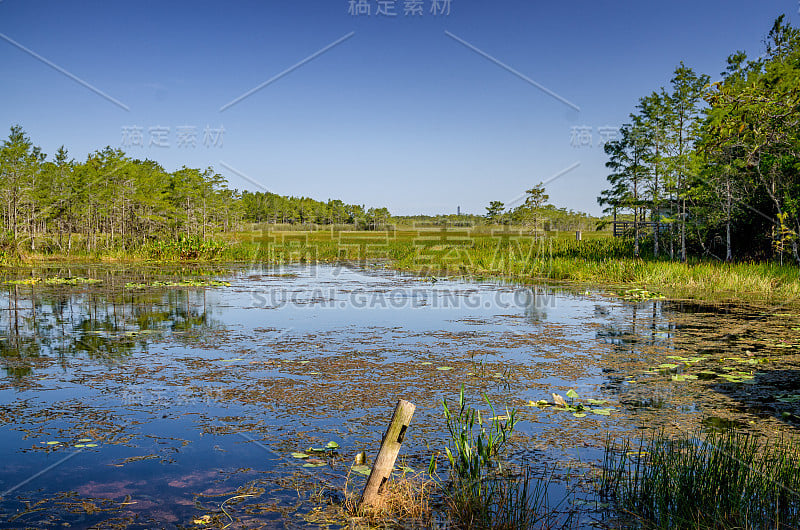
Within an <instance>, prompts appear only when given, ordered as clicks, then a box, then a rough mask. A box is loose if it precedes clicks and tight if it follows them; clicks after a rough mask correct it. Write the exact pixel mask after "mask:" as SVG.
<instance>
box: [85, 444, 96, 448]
mask: <svg viewBox="0 0 800 530" xmlns="http://www.w3.org/2000/svg"><path fill="white" fill-rule="evenodd" d="M86 447H97V444H86Z"/></svg>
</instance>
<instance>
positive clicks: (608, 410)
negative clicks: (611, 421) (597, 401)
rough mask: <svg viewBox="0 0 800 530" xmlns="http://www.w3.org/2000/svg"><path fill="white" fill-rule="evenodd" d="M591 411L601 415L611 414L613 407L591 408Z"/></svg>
mask: <svg viewBox="0 0 800 530" xmlns="http://www.w3.org/2000/svg"><path fill="white" fill-rule="evenodd" d="M591 412H592V413H593V414H599V415H601V416H611V409H591Z"/></svg>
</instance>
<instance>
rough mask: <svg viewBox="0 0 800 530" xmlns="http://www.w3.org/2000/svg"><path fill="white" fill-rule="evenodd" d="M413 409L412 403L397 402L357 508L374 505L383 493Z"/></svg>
mask: <svg viewBox="0 0 800 530" xmlns="http://www.w3.org/2000/svg"><path fill="white" fill-rule="evenodd" d="M414 409H415V407H414V404H413V403H409V402H408V401H405V400H403V399H401V400H400V401H398V402H397V407H396V408H395V409H394V414H393V415H392V422H391V423H390V424H389V428H388V429H386V434H384V435H383V441H382V442H381V450H380V451H379V452H378V457H377V458H376V459H375V465H374V466H372V472H370V474H369V478H368V479H367V485H366V486H364V492H363V493H362V494H361V501H359V503H358V506H359V508H360V507H361V506H364V505H366V504H372V503H374V502H375V500H376V499H377V498H378V497H379V496H380V494H381V493H383V485H384V484H385V483H386V481H387V480H389V476H390V475H391V474H392V470H393V469H394V461H395V460H397V454H398V453H399V452H400V446H401V445H402V443H403V439H404V438H405V436H406V430H407V429H408V424H409V423H411V416H413V415H414Z"/></svg>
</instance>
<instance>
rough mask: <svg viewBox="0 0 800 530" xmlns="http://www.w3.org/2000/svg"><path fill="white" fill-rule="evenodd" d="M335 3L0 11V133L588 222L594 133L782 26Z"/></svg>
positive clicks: (498, 5)
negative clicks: (520, 201)
mask: <svg viewBox="0 0 800 530" xmlns="http://www.w3.org/2000/svg"><path fill="white" fill-rule="evenodd" d="M434 3H436V4H440V5H438V6H434V5H433V4H434ZM354 4H355V9H356V10H357V11H356V13H352V14H351V13H350V9H351V2H350V1H349V0H325V1H321V0H320V1H314V0H305V1H296V0H295V1H289V0H285V1H282V2H276V1H260V2H220V1H216V2H203V1H192V2H165V1H160V2H155V1H140V2H114V1H112V2H108V1H74V0H55V1H48V2H45V1H39V0H0V73H1V74H0V126H2V128H3V132H2V136H3V137H5V136H6V135H7V131H8V127H10V126H11V125H12V124H17V123H18V124H20V125H22V126H23V128H24V129H25V130H26V131H27V133H28V134H29V135H30V136H31V137H32V139H33V140H34V141H35V142H36V143H37V144H38V145H41V146H42V148H43V149H44V151H45V152H46V153H47V154H48V155H52V154H53V153H54V152H55V150H56V149H57V148H58V146H60V145H62V144H63V145H65V146H66V147H67V149H68V150H69V151H70V154H71V155H72V156H73V157H75V158H76V159H84V158H85V156H86V155H87V153H89V152H90V151H93V150H96V149H99V148H102V147H104V146H106V145H110V146H112V147H119V148H122V149H123V150H125V151H126V152H127V153H128V154H129V155H131V156H132V157H136V158H150V159H153V160H156V161H158V162H159V163H161V164H162V165H163V166H164V167H165V168H166V169H167V170H170V171H171V170H174V169H177V168H179V167H180V166H182V165H187V166H190V167H201V168H203V167H207V166H213V167H214V168H215V170H217V171H218V172H219V173H221V174H223V175H225V176H226V177H227V178H228V180H229V181H230V183H231V186H232V187H234V188H238V189H240V190H241V189H250V190H253V191H255V190H258V189H268V190H269V191H273V192H275V193H280V194H285V195H298V196H299V195H305V196H310V197H313V198H316V199H321V200H325V199H328V198H340V199H342V200H344V201H346V202H350V203H359V204H366V205H367V206H386V207H388V208H389V209H390V211H391V212H392V213H395V214H412V213H426V214H435V213H451V212H454V211H455V210H456V207H457V206H461V210H462V211H463V212H471V213H481V214H482V213H484V211H485V210H484V208H485V206H486V205H487V204H488V202H489V201H490V200H500V201H503V202H505V203H507V204H508V203H511V202H512V201H514V199H517V198H518V197H519V196H520V194H521V193H522V192H523V191H524V190H525V189H526V188H529V187H531V186H532V185H534V184H536V183H537V182H539V181H549V180H551V179H553V177H555V176H557V175H559V174H561V173H564V171H565V170H567V169H569V171H567V172H566V173H564V174H563V175H561V176H559V177H557V178H555V179H554V180H552V181H550V182H548V184H547V191H548V193H549V194H550V197H551V202H553V203H554V204H556V205H557V206H565V207H568V208H572V209H576V210H582V211H588V212H592V213H599V211H600V209H599V207H598V206H597V203H596V197H597V196H598V195H599V193H600V190H601V189H603V187H604V185H605V175H606V170H605V167H604V165H603V164H604V162H605V155H604V154H603V152H602V149H601V148H600V147H599V145H598V144H599V143H600V141H601V138H602V136H603V134H606V133H605V131H606V130H607V129H606V128H613V129H616V128H618V127H619V126H620V125H621V124H622V123H624V121H625V120H626V117H627V115H628V114H629V113H630V112H631V111H632V110H633V108H634V106H635V105H636V102H637V99H638V98H639V97H641V96H644V95H646V94H648V93H650V92H651V91H653V90H656V89H658V88H659V87H660V86H662V85H666V84H668V83H669V79H670V77H671V75H670V74H671V72H672V70H673V69H674V68H675V66H676V65H677V64H678V62H679V61H681V60H683V61H684V62H685V63H686V65H687V66H691V67H693V68H695V69H696V70H697V71H698V72H702V73H707V74H709V75H711V76H712V78H717V77H718V74H719V72H721V71H722V70H723V69H724V65H725V59H726V57H727V56H728V55H729V54H730V53H732V52H734V51H736V50H737V49H741V50H745V51H747V52H748V53H749V54H750V55H758V54H760V53H761V51H762V40H763V38H764V37H765V35H766V33H767V32H768V30H769V28H770V27H771V24H772V22H773V20H774V19H775V17H777V16H778V15H779V14H781V13H786V14H787V15H788V16H789V20H790V21H791V22H792V23H793V24H795V25H798V24H799V23H800V15H798V10H799V9H800V5H798V1H797V0H780V1H778V0H758V1H756V0H724V1H723V0H720V1H716V0H715V1H705V0H693V1H685V0H671V1H665V2H649V1H644V2H643V1H641V0H639V1H617V2H597V1H594V2H588V1H582V2H581V1H579V2H545V1H541V0H519V1H517V0H504V1H488V0H484V1H476V0H469V1H468V0H451V1H450V2H449V13H448V12H447V10H448V6H447V4H448V2H440V1H436V2H434V1H433V0H424V1H422V2H415V1H410V0H409V1H406V0H397V1H395V2H379V1H377V0H369V1H364V0H360V1H359V2H354ZM359 4H363V5H361V6H359ZM382 5H383V8H391V7H392V6H393V11H394V13H396V16H389V15H387V14H379V13H378V11H379V9H381V8H382ZM367 8H368V9H369V14H366V10H367ZM406 9H408V10H409V13H408V14H406V13H405V11H406ZM419 9H421V11H419ZM432 9H435V10H436V13H432ZM358 10H361V11H362V12H361V13H360V14H359V13H358ZM389 12H391V9H389ZM420 13H421V14H420ZM293 67H294V68H293ZM287 70H289V71H288V72H287ZM282 73H283V74H284V75H283V76H280V74H282ZM537 85H538V86H537ZM258 87H261V88H258ZM254 89H257V90H255V91H253V90H254ZM248 92H251V93H250V95H248V96H247V97H244V98H242V99H238V100H237V98H240V97H241V96H243V95H245V94H247V93H248ZM230 103H233V104H232V105H229V104H230ZM226 105H227V106H226ZM575 107H578V108H579V110H577V109H576V108H575ZM579 131H581V132H582V135H577V133H578V132H579ZM193 141H194V144H193ZM589 142H591V144H592V145H591V146H589V145H587V144H588V143H589ZM570 168H571V169H570Z"/></svg>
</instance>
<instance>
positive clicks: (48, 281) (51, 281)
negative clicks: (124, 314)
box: [3, 276, 102, 285]
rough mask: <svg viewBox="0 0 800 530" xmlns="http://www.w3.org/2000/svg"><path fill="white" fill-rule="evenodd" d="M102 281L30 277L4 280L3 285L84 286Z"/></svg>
mask: <svg viewBox="0 0 800 530" xmlns="http://www.w3.org/2000/svg"><path fill="white" fill-rule="evenodd" d="M101 282H102V280H98V279H95V278H83V277H81V276H72V277H67V278H60V277H54V278H39V277H32V278H18V279H14V280H6V281H5V282H3V283H5V284H7V285H37V284H40V283H43V284H45V285H84V284H95V283H101Z"/></svg>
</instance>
